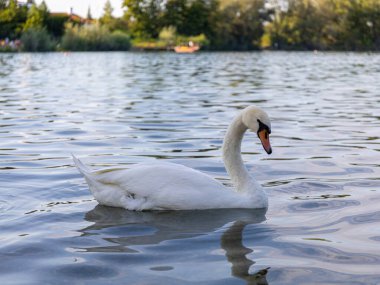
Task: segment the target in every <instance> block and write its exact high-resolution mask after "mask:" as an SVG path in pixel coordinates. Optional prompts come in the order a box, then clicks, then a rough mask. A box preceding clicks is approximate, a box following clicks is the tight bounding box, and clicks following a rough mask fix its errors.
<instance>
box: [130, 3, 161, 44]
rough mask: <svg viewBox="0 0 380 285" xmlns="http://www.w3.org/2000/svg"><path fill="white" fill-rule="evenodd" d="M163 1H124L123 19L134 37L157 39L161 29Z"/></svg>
mask: <svg viewBox="0 0 380 285" xmlns="http://www.w3.org/2000/svg"><path fill="white" fill-rule="evenodd" d="M164 3H165V0H124V1H123V7H125V8H127V10H126V13H125V15H124V17H125V18H126V19H127V21H128V26H129V27H130V30H131V32H132V34H133V35H134V36H135V37H140V38H157V37H158V34H159V32H160V30H161V28H162V27H163V25H162V14H163V9H164V6H165V5H164Z"/></svg>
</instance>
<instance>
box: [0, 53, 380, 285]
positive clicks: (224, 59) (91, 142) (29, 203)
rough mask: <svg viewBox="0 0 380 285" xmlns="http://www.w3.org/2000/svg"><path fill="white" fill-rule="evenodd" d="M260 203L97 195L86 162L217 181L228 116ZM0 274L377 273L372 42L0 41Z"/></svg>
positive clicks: (298, 276) (29, 278)
mask: <svg viewBox="0 0 380 285" xmlns="http://www.w3.org/2000/svg"><path fill="white" fill-rule="evenodd" d="M250 104H256V105H258V106H260V107H262V108H263V109H265V110H266V111H267V112H268V114H269V115H270V117H271V120H272V135H271V139H272V147H273V154H272V155H270V156H268V155H266V154H265V153H264V151H263V150H262V147H261V146H260V144H259V141H258V139H257V137H256V136H255V135H254V134H249V135H247V136H246V138H245V139H244V141H243V157H244V160H245V162H246V164H247V166H248V168H249V170H250V172H252V174H254V175H255V177H256V179H257V180H258V181H260V183H262V184H263V185H264V186H265V189H266V191H267V193H268V196H269V209H268V211H267V212H266V213H265V212H264V211H257V210H256V211H250V210H238V209H235V210H207V211H183V212H181V211H178V212H175V211H174V212H172V211H167V212H130V211H127V210H123V209H116V208H108V207H101V206H98V205H97V202H96V201H95V200H94V199H93V197H92V196H91V194H90V193H89V191H88V187H87V185H86V183H85V181H84V179H83V178H82V177H81V176H80V175H79V173H78V171H77V170H76V168H75V167H74V166H73V163H72V160H71V153H74V154H76V155H77V156H78V157H80V158H82V159H83V161H84V162H86V163H88V164H89V165H91V166H93V167H94V168H101V167H106V166H117V165H123V166H128V165H130V164H134V163H138V162H149V161H153V160H156V159H162V160H170V161H171V162H176V163H179V164H184V165H187V166H190V167H193V168H196V169H198V170H201V171H204V172H206V173H207V174H209V175H211V176H213V177H215V178H217V179H220V180H221V181H222V182H224V183H228V177H227V174H226V172H225V169H224V166H223V163H222V159H221V145H222V139H223V135H224V133H225V130H226V127H227V126H228V124H229V122H230V121H231V119H232V118H233V116H234V115H235V114H236V113H237V112H238V110H239V109H241V108H244V107H245V106H247V105H250ZM0 118H1V120H0V157H1V160H0V183H1V190H0V283H1V284H90V283H91V284H149V285H150V284H197V285H199V284H207V285H208V284H212V285H214V284H281V285H283V284H292V285H294V284H355V285H356V284H365V285H368V284H380V54H365V53H358V54H355V53H297V52H293V53H285V52H279V53H271V52H261V53H199V54H192V55H178V54H174V53H132V52H130V53H69V54H64V53H51V54H50V53H47V54H0Z"/></svg>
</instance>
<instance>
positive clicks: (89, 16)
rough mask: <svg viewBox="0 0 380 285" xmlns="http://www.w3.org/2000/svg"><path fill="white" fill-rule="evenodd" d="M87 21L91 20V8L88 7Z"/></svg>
mask: <svg viewBox="0 0 380 285" xmlns="http://www.w3.org/2000/svg"><path fill="white" fill-rule="evenodd" d="M87 20H90V21H91V20H92V13H91V7H90V6H88V9H87Z"/></svg>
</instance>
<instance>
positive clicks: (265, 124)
mask: <svg viewBox="0 0 380 285" xmlns="http://www.w3.org/2000/svg"><path fill="white" fill-rule="evenodd" d="M242 120H243V123H244V125H245V126H246V127H247V128H248V129H250V130H251V131H252V132H254V133H257V136H258V137H259V139H260V141H261V144H262V145H263V148H264V149H265V151H266V152H267V153H268V154H271V153H272V147H271V145H270V141H269V135H270V133H271V124H270V120H269V117H268V115H267V113H265V112H264V111H263V110H261V109H260V108H258V107H256V106H250V107H247V108H245V109H244V110H243V112H242Z"/></svg>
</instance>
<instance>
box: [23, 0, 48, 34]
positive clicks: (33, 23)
mask: <svg viewBox="0 0 380 285" xmlns="http://www.w3.org/2000/svg"><path fill="white" fill-rule="evenodd" d="M43 26H44V17H43V14H42V11H41V10H40V9H39V8H38V7H37V5H36V4H32V5H31V6H30V8H29V11H28V17H27V19H26V22H25V25H24V31H27V30H29V29H41V28H42V27H43Z"/></svg>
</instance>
